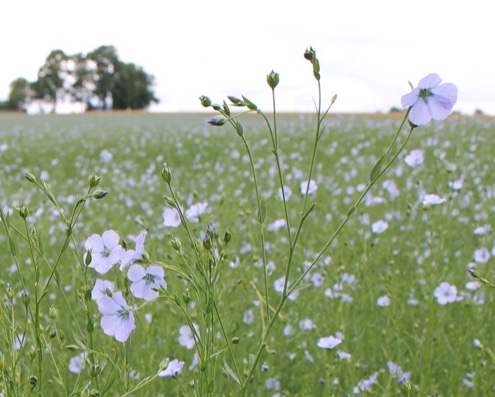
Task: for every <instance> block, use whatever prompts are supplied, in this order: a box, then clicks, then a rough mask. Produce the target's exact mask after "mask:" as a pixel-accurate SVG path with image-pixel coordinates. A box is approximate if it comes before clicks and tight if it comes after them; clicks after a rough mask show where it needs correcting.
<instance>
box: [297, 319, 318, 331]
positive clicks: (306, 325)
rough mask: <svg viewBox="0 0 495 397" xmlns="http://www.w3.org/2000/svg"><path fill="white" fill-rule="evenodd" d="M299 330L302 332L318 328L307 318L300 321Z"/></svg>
mask: <svg viewBox="0 0 495 397" xmlns="http://www.w3.org/2000/svg"><path fill="white" fill-rule="evenodd" d="M299 328H301V329H302V330H306V331H308V330H311V329H313V328H316V324H315V323H314V322H313V320H311V319H310V318H305V319H303V320H301V321H299Z"/></svg>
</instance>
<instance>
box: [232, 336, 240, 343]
mask: <svg viewBox="0 0 495 397" xmlns="http://www.w3.org/2000/svg"><path fill="white" fill-rule="evenodd" d="M230 341H231V342H232V344H233V345H237V344H238V343H239V341H240V338H239V337H237V336H234V337H233V338H232V339H231V340H230Z"/></svg>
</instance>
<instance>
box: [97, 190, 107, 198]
mask: <svg viewBox="0 0 495 397" xmlns="http://www.w3.org/2000/svg"><path fill="white" fill-rule="evenodd" d="M107 194H108V191H106V190H95V191H94V193H93V198H94V199H96V200H101V199H102V198H103V197H105V196H106V195H107Z"/></svg>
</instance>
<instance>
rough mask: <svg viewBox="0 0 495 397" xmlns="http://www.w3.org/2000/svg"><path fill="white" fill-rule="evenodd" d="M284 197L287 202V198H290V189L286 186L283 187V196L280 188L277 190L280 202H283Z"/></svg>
mask: <svg viewBox="0 0 495 397" xmlns="http://www.w3.org/2000/svg"><path fill="white" fill-rule="evenodd" d="M284 196H285V200H289V197H290V196H292V190H291V188H290V187H288V186H284V190H283V195H282V188H280V189H279V190H278V194H277V197H278V198H279V199H280V200H283V199H284Z"/></svg>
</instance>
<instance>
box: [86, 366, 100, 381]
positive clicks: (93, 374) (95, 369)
mask: <svg viewBox="0 0 495 397" xmlns="http://www.w3.org/2000/svg"><path fill="white" fill-rule="evenodd" d="M100 372H101V366H100V364H94V365H92V366H91V368H90V369H89V374H90V375H91V377H92V378H96V377H97V376H98V375H99V374H100Z"/></svg>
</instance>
